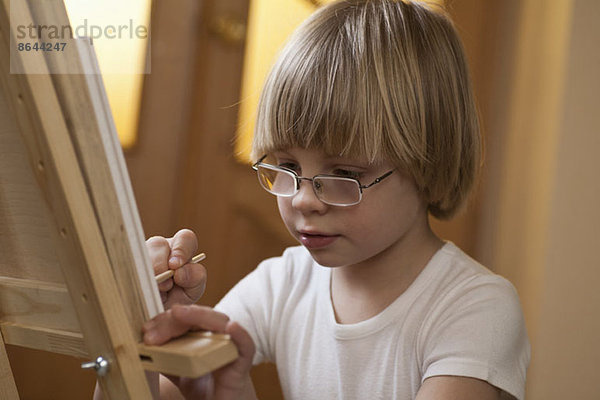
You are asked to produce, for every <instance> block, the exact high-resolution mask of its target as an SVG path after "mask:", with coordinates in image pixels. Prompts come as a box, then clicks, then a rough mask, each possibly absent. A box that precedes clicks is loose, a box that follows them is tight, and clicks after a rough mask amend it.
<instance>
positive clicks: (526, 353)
mask: <svg viewBox="0 0 600 400" xmlns="http://www.w3.org/2000/svg"><path fill="white" fill-rule="evenodd" d="M421 346H423V347H422V348H423V352H422V353H421V354H423V357H424V358H423V360H422V361H423V362H422V364H421V365H422V366H423V367H422V368H423V374H422V376H423V380H425V379H427V378H429V377H432V376H439V375H453V376H465V377H472V378H477V379H482V380H485V381H487V382H488V383H490V384H492V385H494V386H496V387H498V388H500V389H502V390H503V391H504V392H506V393H508V394H510V395H512V396H514V397H516V398H517V399H523V398H524V395H525V376H526V370H527V366H528V364H529V358H530V347H529V341H528V339H527V332H526V329H525V322H524V319H523V314H522V311H521V305H520V302H519V298H518V295H517V293H516V290H515V289H514V287H513V286H512V285H511V284H510V283H509V282H508V281H507V280H505V279H504V278H501V277H499V276H497V275H485V276H478V277H476V278H473V279H472V280H471V281H470V282H468V283H465V284H464V285H463V287H461V288H455V290H453V291H452V293H450V294H448V295H447V297H446V298H445V299H443V300H442V301H440V303H439V304H438V307H435V309H434V310H433V311H432V313H431V314H430V315H429V318H428V319H427V321H426V322H425V323H424V327H423V330H422V337H421Z"/></svg>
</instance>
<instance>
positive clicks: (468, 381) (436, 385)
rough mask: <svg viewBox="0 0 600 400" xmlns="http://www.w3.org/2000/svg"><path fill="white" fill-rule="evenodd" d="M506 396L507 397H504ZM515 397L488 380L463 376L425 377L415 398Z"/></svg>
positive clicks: (482, 399) (498, 399) (487, 399)
mask: <svg viewBox="0 0 600 400" xmlns="http://www.w3.org/2000/svg"><path fill="white" fill-rule="evenodd" d="M504 396H506V397H504ZM512 398H513V397H512V396H510V395H507V394H505V393H504V394H503V392H502V390H500V389H498V388H497V387H495V386H492V385H490V384H489V383H487V382H486V381H482V380H479V379H475V378H467V377H462V376H433V377H431V378H427V379H425V381H424V382H423V385H422V386H421V389H419V392H418V393H417V397H416V398H415V400H501V399H512Z"/></svg>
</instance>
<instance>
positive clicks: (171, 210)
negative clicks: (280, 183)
mask: <svg viewBox="0 0 600 400" xmlns="http://www.w3.org/2000/svg"><path fill="white" fill-rule="evenodd" d="M326 2H327V1H322V0H321V1H318V0H219V1H216V0H169V1H166V0H155V1H153V2H152V1H151V0H135V1H133V0H128V1H127V2H122V4H123V7H125V4H126V3H127V4H129V3H131V4H130V5H131V6H134V7H138V8H136V10H137V11H136V12H137V13H138V15H139V17H140V18H142V19H143V18H147V19H148V20H149V21H150V24H151V28H152V30H151V32H152V36H151V40H150V41H149V42H148V48H147V49H142V51H141V53H139V52H136V51H137V50H126V53H123V50H120V51H116V50H115V49H113V50H112V51H110V49H109V50H108V51H107V52H106V54H104V53H103V54H100V51H99V58H100V62H101V64H102V68H103V69H105V68H107V69H106V70H107V71H108V68H110V63H115V62H120V61H119V60H120V59H122V58H123V54H130V55H131V57H132V58H133V57H134V55H135V57H137V59H139V60H142V62H143V63H145V67H148V66H150V67H151V68H150V71H151V73H149V74H129V75H123V74H121V75H116V74H111V73H106V74H105V76H104V79H105V82H106V86H107V90H108V94H109V97H110V102H111V106H112V109H113V113H114V115H115V120H116V123H117V126H118V130H119V134H120V136H121V137H122V144H123V148H124V151H125V156H126V159H127V163H128V167H129V173H130V176H131V180H132V184H133V187H134V191H135V194H136V199H137V203H138V207H139V212H140V215H141V218H142V222H143V225H144V229H145V233H146V236H148V237H149V236H152V235H163V236H171V235H173V234H174V233H175V232H176V231H177V230H178V229H180V228H184V227H186V228H190V229H193V230H194V231H195V232H196V233H197V234H198V237H199V243H200V250H201V251H203V252H206V253H207V254H208V258H207V260H206V261H205V265H206V267H207V269H208V274H209V281H208V289H207V291H206V294H205V296H204V297H203V298H202V300H201V303H203V304H208V305H214V304H215V303H216V302H217V301H218V300H219V299H220V298H221V297H222V296H223V295H224V294H225V293H226V292H227V291H228V290H229V289H230V288H231V287H232V286H233V285H234V284H235V283H236V282H237V281H238V280H239V279H240V278H242V277H243V276H244V275H246V274H247V273H248V272H250V271H251V270H252V269H253V268H254V267H255V266H256V265H257V264H258V262H260V261H261V260H262V259H264V258H266V257H270V256H275V255H279V254H280V253H281V252H282V250H283V249H284V248H285V247H287V246H289V245H292V244H294V243H293V241H292V240H291V238H290V237H288V236H289V235H288V233H287V232H286V230H285V228H284V226H283V224H282V222H281V221H280V218H279V214H278V212H277V209H276V204H275V198H274V197H272V196H271V195H269V194H267V193H266V192H264V191H263V190H262V189H260V187H259V185H258V184H257V182H256V177H255V174H254V172H253V171H252V170H251V169H250V166H249V162H248V160H247V155H246V154H247V150H248V143H249V140H250V138H251V132H252V128H253V124H254V121H253V119H254V117H253V115H254V111H255V107H256V102H257V99H258V95H259V93H260V87H261V84H262V80H263V78H264V75H265V74H266V72H267V71H268V68H269V66H270V64H271V62H272V61H273V59H274V57H275V55H276V53H277V50H278V49H279V48H280V47H281V45H282V43H283V42H284V41H285V39H286V37H287V36H288V35H289V33H290V32H291V31H292V30H293V29H294V28H295V27H296V26H297V25H298V24H299V23H300V21H302V20H303V19H304V18H306V17H307V16H308V15H309V14H310V13H311V12H313V11H314V10H315V9H317V8H318V7H319V6H321V5H322V4H323V3H326ZM438 2H442V3H444V5H445V6H446V7H447V9H448V10H449V12H450V14H451V15H452V16H453V18H454V20H455V23H456V25H457V27H458V30H459V32H460V34H461V36H462V39H463V41H464V44H465V47H466V51H467V54H468V57H469V61H470V66H471V72H472V77H473V81H474V85H475V90H476V95H477V98H478V102H479V106H480V111H481V117H482V122H483V134H484V136H485V140H486V158H485V165H484V173H483V176H482V179H481V181H480V183H479V185H478V187H477V190H476V192H475V193H474V195H473V198H472V200H471V202H470V203H469V204H468V206H467V208H466V209H465V210H464V212H462V213H461V214H460V215H459V216H458V217H456V218H455V219H453V220H452V221H450V222H439V221H435V220H434V221H432V224H433V225H434V227H435V230H436V231H437V232H438V233H439V234H440V235H441V236H442V237H444V238H446V239H449V240H452V241H454V242H455V243H456V244H457V245H459V246H460V247H462V248H463V249H464V250H465V251H467V252H468V253H469V254H470V255H472V256H473V257H474V258H476V259H477V260H479V261H481V262H482V263H483V264H484V265H486V266H488V267H489V268H490V269H492V270H493V271H495V272H497V273H499V274H501V275H503V276H505V277H507V278H508V279H509V280H511V281H512V282H513V284H514V285H515V286H516V288H517V290H518V292H519V295H520V298H521V301H522V304H523V309H524V312H525V318H526V323H527V329H528V332H529V337H530V341H531V344H532V363H531V366H530V369H529V371H528V382H527V399H531V400H541V399H544V400H554V399H557V400H558V399H561V400H563V399H600V373H599V372H598V365H599V364H600V346H599V345H598V344H597V340H598V338H600V290H598V288H599V287H600V261H599V257H598V250H599V249H600V207H598V199H599V198H600V179H599V178H598V174H599V173H600V154H598V151H599V149H600V107H599V105H600V102H599V100H598V98H597V97H598V93H600V73H599V71H600V50H599V49H600V24H599V23H598V21H600V1H597V0H552V1H545V0H504V1H489V0H446V1H441V0H440V1H438ZM68 3H69V2H67V6H68V7H69V6H70V5H69V4H68ZM69 12H70V15H71V18H72V19H74V18H76V15H77V13H78V12H79V13H81V12H83V13H84V14H85V12H86V11H85V10H83V11H81V10H79V11H78V10H77V9H76V7H75V6H70V9H69ZM88 12H89V10H88ZM146 50H151V51H146ZM115 55H116V57H115ZM8 347H9V356H10V359H11V365H12V366H13V368H14V372H15V379H16V381H17V384H18V386H19V391H20V394H21V397H22V398H23V399H81V398H90V396H91V392H92V389H93V385H94V378H95V377H94V375H93V374H91V373H89V372H83V371H81V370H80V368H79V363H80V362H81V360H77V359H73V358H69V357H66V356H57V355H49V354H46V353H43V352H39V351H34V350H24V349H20V348H16V347H12V346H8ZM49 365H51V366H52V368H48V366H49ZM32 377H35V384H32V383H31V382H32ZM254 378H255V385H256V387H257V392H258V395H259V398H260V399H281V398H282V397H281V393H280V390H279V388H278V383H277V374H276V371H275V369H274V368H273V367H272V366H269V365H265V366H260V367H258V368H256V371H254Z"/></svg>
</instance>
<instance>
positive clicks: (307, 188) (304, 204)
mask: <svg viewBox="0 0 600 400" xmlns="http://www.w3.org/2000/svg"><path fill="white" fill-rule="evenodd" d="M292 206H293V207H294V208H295V209H297V210H298V211H300V212H312V211H318V212H323V211H324V210H326V209H327V204H325V203H323V202H322V201H321V200H319V198H318V197H317V195H316V194H315V191H314V189H313V183H312V182H311V181H308V180H302V181H300V189H299V190H298V193H296V195H295V196H294V197H293V198H292Z"/></svg>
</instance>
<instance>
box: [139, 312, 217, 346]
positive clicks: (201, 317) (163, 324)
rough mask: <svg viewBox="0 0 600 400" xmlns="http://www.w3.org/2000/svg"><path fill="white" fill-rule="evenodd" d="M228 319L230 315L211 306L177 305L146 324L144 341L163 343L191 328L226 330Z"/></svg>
mask: <svg viewBox="0 0 600 400" xmlns="http://www.w3.org/2000/svg"><path fill="white" fill-rule="evenodd" d="M228 321H229V317H227V316H226V315H225V314H223V313H220V312H217V311H214V310H213V309H212V308H210V307H205V306H196V305H190V306H182V305H175V306H173V308H172V309H171V310H168V311H166V312H164V313H162V314H159V315H157V316H156V317H154V318H152V319H151V320H150V321H148V322H146V323H145V324H144V326H143V327H142V331H143V332H144V343H146V344H151V345H155V344H162V343H165V342H166V341H168V340H169V339H172V338H175V337H178V336H181V335H182V334H184V333H186V332H187V331H189V330H210V331H216V332H224V331H225V327H226V326H227V322H228Z"/></svg>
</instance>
